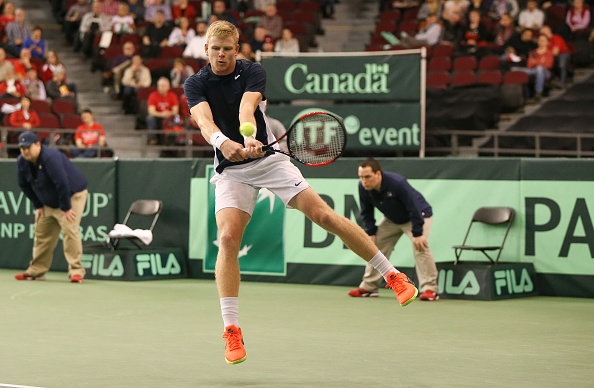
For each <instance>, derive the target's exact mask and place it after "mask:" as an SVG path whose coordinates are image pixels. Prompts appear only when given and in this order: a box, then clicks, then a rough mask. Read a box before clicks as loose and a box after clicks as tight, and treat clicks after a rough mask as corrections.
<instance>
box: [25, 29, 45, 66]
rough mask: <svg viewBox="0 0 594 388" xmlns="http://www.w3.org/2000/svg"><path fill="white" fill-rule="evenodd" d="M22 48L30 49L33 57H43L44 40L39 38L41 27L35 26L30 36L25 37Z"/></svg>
mask: <svg viewBox="0 0 594 388" xmlns="http://www.w3.org/2000/svg"><path fill="white" fill-rule="evenodd" d="M23 48H27V49H29V50H31V56H32V57H35V58H40V59H44V58H45V40H43V39H42V38H41V27H39V26H35V28H33V32H32V33H31V37H30V38H27V39H25V42H24V43H23Z"/></svg>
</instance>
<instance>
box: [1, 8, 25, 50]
mask: <svg viewBox="0 0 594 388" xmlns="http://www.w3.org/2000/svg"><path fill="white" fill-rule="evenodd" d="M14 15H15V20H14V22H10V23H8V25H7V26H6V38H7V42H6V44H5V46H4V48H5V49H6V50H8V51H9V52H10V53H11V54H12V55H13V56H15V57H18V56H19V53H20V51H21V48H23V43H24V42H25V40H26V39H27V38H30V37H31V29H30V28H29V26H28V25H27V24H25V11H24V10H23V9H21V8H17V9H16V11H14Z"/></svg>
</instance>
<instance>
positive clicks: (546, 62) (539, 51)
mask: <svg viewBox="0 0 594 388" xmlns="http://www.w3.org/2000/svg"><path fill="white" fill-rule="evenodd" d="M553 61H554V58H553V52H552V51H551V50H550V49H549V38H547V36H546V35H539V37H538V47H537V48H536V50H533V51H531V52H530V55H529V56H528V65H527V67H513V68H512V70H516V71H523V72H524V73H526V74H528V75H531V76H534V77H535V78H536V79H535V82H534V92H535V94H534V98H535V99H536V101H540V99H541V98H542V92H543V91H544V83H545V81H546V80H548V79H549V78H550V77H551V71H550V70H551V69H552V67H553Z"/></svg>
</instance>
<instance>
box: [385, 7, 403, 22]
mask: <svg viewBox="0 0 594 388" xmlns="http://www.w3.org/2000/svg"><path fill="white" fill-rule="evenodd" d="M399 20H400V10H398V9H389V10H386V11H384V12H382V13H381V14H380V21H381V22H397V21H399Z"/></svg>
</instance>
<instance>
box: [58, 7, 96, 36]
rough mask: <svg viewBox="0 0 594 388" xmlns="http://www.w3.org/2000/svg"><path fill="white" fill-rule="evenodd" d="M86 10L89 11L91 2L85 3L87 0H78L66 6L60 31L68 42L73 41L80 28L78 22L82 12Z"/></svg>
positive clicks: (82, 14)
mask: <svg viewBox="0 0 594 388" xmlns="http://www.w3.org/2000/svg"><path fill="white" fill-rule="evenodd" d="M88 12H91V4H89V3H87V0H78V1H77V2H76V3H75V4H73V5H72V6H71V7H70V8H68V12H66V15H65V16H64V22H63V24H62V31H63V32H64V36H65V38H66V42H67V43H68V44H73V43H74V37H75V36H76V32H77V31H78V29H79V28H80V22H81V20H82V18H83V16H84V14H86V13H88Z"/></svg>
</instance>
